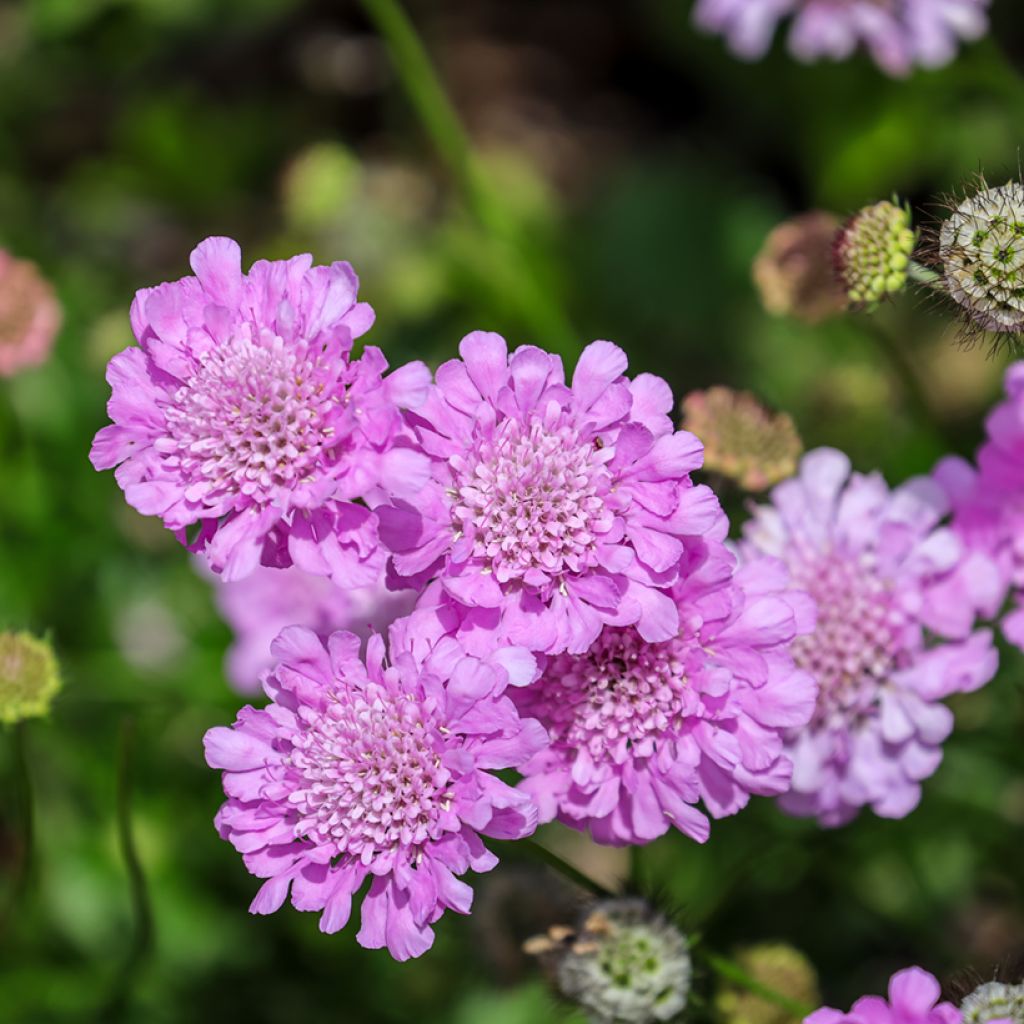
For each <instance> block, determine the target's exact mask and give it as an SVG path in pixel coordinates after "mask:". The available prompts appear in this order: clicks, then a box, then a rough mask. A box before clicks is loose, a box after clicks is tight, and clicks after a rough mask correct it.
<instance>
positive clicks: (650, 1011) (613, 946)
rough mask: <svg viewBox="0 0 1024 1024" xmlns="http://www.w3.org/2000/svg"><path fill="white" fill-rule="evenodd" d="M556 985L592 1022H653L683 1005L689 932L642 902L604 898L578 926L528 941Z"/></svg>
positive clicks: (670, 1016)
mask: <svg viewBox="0 0 1024 1024" xmlns="http://www.w3.org/2000/svg"><path fill="white" fill-rule="evenodd" d="M526 948H527V950H528V951H529V952H532V953H535V954H537V955H540V956H542V957H544V958H545V960H548V961H549V962H550V963H551V964H552V966H553V968H554V974H555V980H556V982H557V985H558V989H559V991H560V992H561V993H562V995H563V996H565V997H566V998H567V999H570V1000H572V1001H573V1002H574V1003H577V1004H578V1005H579V1006H580V1007H582V1008H583V1010H584V1012H585V1013H586V1014H587V1017H588V1019H589V1020H591V1021H593V1022H594V1024H654V1022H656V1021H669V1020H674V1019H675V1018H676V1016H677V1015H678V1014H680V1013H681V1012H682V1011H683V1010H684V1009H685V1007H686V1003H687V999H688V998H689V994H690V983H691V979H692V977H693V967H692V963H691V960H690V952H689V948H688V946H687V942H686V936H685V935H683V933H682V932H680V931H679V929H677V928H676V927H674V926H673V925H672V924H671V923H670V922H669V921H668V920H667V919H666V918H665V917H663V916H662V915H661V914H659V913H658V912H657V911H656V910H654V909H653V908H652V907H650V906H648V904H647V903H645V902H644V901H643V900H639V899H619V900H603V901H602V902H600V903H597V904H595V905H594V906H593V907H591V908H590V909H588V910H587V911H586V913H585V915H584V917H583V920H582V921H581V923H580V925H579V927H578V928H576V929H571V928H564V927H557V926H556V927H555V928H553V929H552V930H551V931H550V932H549V933H548V935H546V936H539V937H537V938H536V939H531V940H529V941H528V942H527V944H526Z"/></svg>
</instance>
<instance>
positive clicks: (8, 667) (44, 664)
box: [0, 632, 60, 725]
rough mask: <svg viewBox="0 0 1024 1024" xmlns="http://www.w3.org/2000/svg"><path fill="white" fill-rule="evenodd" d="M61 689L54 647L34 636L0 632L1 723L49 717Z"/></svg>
mask: <svg viewBox="0 0 1024 1024" xmlns="http://www.w3.org/2000/svg"><path fill="white" fill-rule="evenodd" d="M59 690H60V668H59V666H58V664H57V656H56V655H55V654H54V652H53V648H52V647H51V646H50V644H49V643H47V641H45V640H40V639H39V638H38V637H34V636H32V634H31V633H11V632H2V633H0V722H4V723H6V724H8V725H9V724H11V723H13V722H20V721H22V719H25V718H39V717H41V716H43V715H45V714H47V713H48V712H49V710H50V705H51V704H52V703H53V698H54V697H55V696H56V695H57V693H58V692H59Z"/></svg>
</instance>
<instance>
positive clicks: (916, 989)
mask: <svg viewBox="0 0 1024 1024" xmlns="http://www.w3.org/2000/svg"><path fill="white" fill-rule="evenodd" d="M941 996H942V989H941V987H940V985H939V983H938V981H937V980H936V979H935V977H934V976H933V975H931V974H929V973H928V972H927V971H925V970H922V969H921V968H920V967H908V968H906V970H903V971H898V972H897V973H896V974H894V975H893V976H892V978H891V979H890V980H889V998H888V999H887V1000H886V999H883V998H882V997H881V996H862V997H861V998H860V999H858V1000H857V1002H855V1003H854V1004H853V1006H852V1007H850V1011H849V1012H848V1013H843V1011H842V1010H833V1009H832V1008H831V1007H828V1006H823V1007H822V1008H821V1009H820V1010H815V1011H814V1013H812V1014H811V1015H810V1016H809V1017H805V1018H804V1024H960V1020H961V1018H960V1011H959V1010H958V1009H957V1008H956V1007H955V1006H954V1005H953V1004H952V1003H940V1002H939V999H940V998H941Z"/></svg>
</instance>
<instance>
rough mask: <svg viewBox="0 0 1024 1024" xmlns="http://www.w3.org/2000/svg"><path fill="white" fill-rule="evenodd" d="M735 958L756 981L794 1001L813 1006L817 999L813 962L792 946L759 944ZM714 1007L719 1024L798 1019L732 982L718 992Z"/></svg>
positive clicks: (781, 1022)
mask: <svg viewBox="0 0 1024 1024" xmlns="http://www.w3.org/2000/svg"><path fill="white" fill-rule="evenodd" d="M736 961H737V963H739V965H740V966H741V967H742V968H743V969H744V970H745V971H746V972H747V974H749V975H750V976H751V977H752V978H754V979H755V980H756V981H759V982H760V983H761V984H762V985H765V986H767V987H768V988H771V989H774V991H776V992H779V993H781V994H782V995H785V996H788V997H789V998H790V999H792V1000H793V1001H794V1002H796V1003H803V1004H805V1005H807V1006H817V1005H818V1004H819V1003H820V1002H821V995H820V993H819V991H818V975H817V972H816V971H815V969H814V966H813V964H812V963H811V962H810V960H808V959H807V957H805V956H804V955H803V953H801V952H800V951H799V950H796V949H794V948H793V947H792V946H787V945H786V944H785V943H781V942H780V943H774V942H766V943H762V944H760V945H757V946H751V947H750V948H749V949H744V950H740V951H739V952H738V953H737V954H736ZM715 1006H716V1008H717V1009H718V1012H719V1014H720V1016H721V1019H722V1021H723V1024H792V1022H794V1021H796V1020H797V1019H798V1018H796V1017H794V1016H793V1014H791V1013H787V1012H786V1011H785V1010H784V1009H782V1008H781V1007H780V1006H777V1005H776V1004H775V1003H770V1002H768V1000H766V999H762V998H761V997H760V996H757V995H754V993H752V992H749V991H747V990H746V989H741V988H738V987H736V986H734V985H727V986H725V987H723V988H722V989H721V990H720V991H719V993H718V995H717V997H716V999H715Z"/></svg>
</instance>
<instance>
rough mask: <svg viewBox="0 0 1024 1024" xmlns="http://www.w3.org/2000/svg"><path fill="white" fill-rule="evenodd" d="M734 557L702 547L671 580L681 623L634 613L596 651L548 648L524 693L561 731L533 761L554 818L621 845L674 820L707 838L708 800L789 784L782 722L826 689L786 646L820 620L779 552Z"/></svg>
mask: <svg viewBox="0 0 1024 1024" xmlns="http://www.w3.org/2000/svg"><path fill="white" fill-rule="evenodd" d="M734 564H735V560H734V558H733V556H732V555H730V554H729V553H728V552H726V551H725V549H724V548H723V547H722V545H721V544H719V543H717V542H713V543H712V544H711V546H710V548H706V549H704V550H703V551H701V552H700V553H699V554H696V555H695V556H694V564H692V565H689V566H687V567H686V568H687V572H686V574H685V576H684V577H683V578H682V579H681V580H680V581H679V582H677V583H676V584H675V585H674V586H673V587H672V589H671V590H670V594H671V596H672V598H673V600H674V601H675V603H676V607H677V608H678V610H679V620H680V628H679V632H678V633H677V635H676V636H674V637H672V638H670V639H668V640H663V641H660V642H654V643H652V642H650V641H647V640H645V639H644V638H643V637H642V636H641V635H640V633H639V631H638V630H637V629H636V627H634V626H606V627H605V629H604V630H603V632H602V633H601V635H600V636H599V637H598V638H597V640H596V641H595V642H594V644H593V645H592V646H591V647H590V649H589V650H587V651H586V652H585V653H583V654H560V655H557V656H555V657H551V658H548V659H546V665H545V667H544V669H543V671H542V673H541V677H540V679H539V680H538V681H537V682H536V683H534V684H533V685H532V686H528V687H525V688H523V689H521V690H517V691H516V692H515V695H514V699H515V701H516V703H517V704H518V706H519V708H520V711H521V712H522V713H523V714H524V715H529V716H531V717H534V718H536V719H537V720H538V721H539V722H540V723H541V724H542V725H543V726H544V727H545V728H546V729H547V731H548V735H549V737H550V742H549V745H548V746H547V747H545V749H544V750H542V751H541V752H540V753H539V754H537V755H536V756H535V757H533V758H532V759H531V760H530V761H529V762H528V763H527V764H526V766H525V767H524V768H523V774H524V776H525V781H524V782H523V784H522V788H523V789H525V790H526V791H527V792H528V793H530V794H531V795H532V796H533V797H535V798H536V800H537V803H538V806H539V808H540V814H541V819H542V820H545V821H546V820H550V819H551V818H554V817H556V816H557V817H558V818H559V819H560V820H561V821H563V822H565V823H566V824H568V825H571V826H574V827H576V828H589V830H590V832H591V834H592V835H593V837H594V838H595V839H596V840H597V841H598V842H603V843H611V844H615V845H625V844H636V843H646V842H650V841H651V840H652V839H655V838H657V837H658V836H660V835H662V834H663V833H664V832H666V831H667V830H668V829H669V827H670V826H675V827H676V828H678V829H679V830H680V831H682V832H684V833H685V834H686V835H688V836H690V837H691V838H693V839H696V840H697V841H698V842H704V841H705V840H706V839H707V838H708V833H709V828H710V826H709V821H708V817H707V815H705V814H704V813H703V812H702V811H701V810H699V809H698V807H697V806H696V805H697V803H698V802H701V801H702V802H703V805H704V807H705V808H706V809H707V812H708V813H709V814H710V815H711V816H712V817H715V818H721V817H724V816H726V815H730V814H734V813H735V812H736V811H738V810H740V809H741V808H742V807H744V806H746V804H747V801H748V800H749V797H750V795H751V794H752V793H754V794H760V795H763V796H777V795H778V794H779V793H782V792H784V791H785V790H786V789H787V788H788V786H789V777H790V773H791V770H792V764H791V763H790V760H789V757H788V756H787V754H786V752H785V750H784V740H783V734H784V731H785V730H786V729H799V728H801V727H803V726H805V725H806V724H807V722H808V721H809V719H810V716H811V714H812V712H813V711H814V703H815V696H816V687H815V684H814V682H813V680H812V679H811V677H810V676H809V675H808V674H807V673H805V672H800V671H798V670H797V669H795V668H794V665H793V661H792V659H791V658H790V655H789V652H788V645H789V643H790V642H791V641H792V640H793V638H794V636H796V635H797V634H798V633H801V632H804V633H805V632H807V631H808V630H809V629H811V628H812V626H813V622H814V609H813V606H812V605H811V603H810V601H809V600H808V599H807V598H806V597H805V596H804V595H802V594H799V593H796V592H794V591H792V590H789V589H787V588H788V578H787V574H786V572H785V569H784V568H783V567H782V565H781V563H779V562H778V561H776V560H775V559H755V560H753V561H751V562H750V563H749V564H747V565H745V566H744V567H743V568H742V569H740V570H739V572H737V573H736V574H735V575H734V574H733V568H734Z"/></svg>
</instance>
